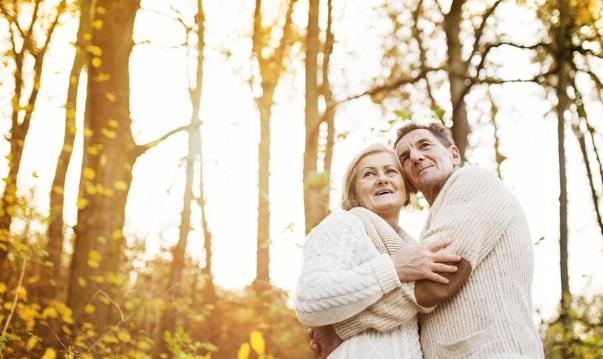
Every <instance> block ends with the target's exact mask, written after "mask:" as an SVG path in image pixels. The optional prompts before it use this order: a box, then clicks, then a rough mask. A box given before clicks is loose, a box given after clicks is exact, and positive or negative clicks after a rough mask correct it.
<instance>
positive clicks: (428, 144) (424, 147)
mask: <svg viewBox="0 0 603 359" xmlns="http://www.w3.org/2000/svg"><path fill="white" fill-rule="evenodd" d="M429 147H431V143H427V142H426V143H423V144H422V145H421V149H422V150H427V149H429Z"/></svg>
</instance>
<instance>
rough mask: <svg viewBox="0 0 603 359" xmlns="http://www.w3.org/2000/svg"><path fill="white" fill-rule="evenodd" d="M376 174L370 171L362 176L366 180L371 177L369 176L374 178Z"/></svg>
mask: <svg viewBox="0 0 603 359" xmlns="http://www.w3.org/2000/svg"><path fill="white" fill-rule="evenodd" d="M374 174H375V173H374V172H371V171H368V172H364V174H363V175H362V177H363V178H364V177H369V176H372V175H374Z"/></svg>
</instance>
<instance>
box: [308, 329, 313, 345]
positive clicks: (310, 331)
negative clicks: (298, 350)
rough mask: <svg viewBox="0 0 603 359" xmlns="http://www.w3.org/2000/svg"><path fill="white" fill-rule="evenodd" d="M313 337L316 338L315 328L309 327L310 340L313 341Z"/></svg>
mask: <svg viewBox="0 0 603 359" xmlns="http://www.w3.org/2000/svg"><path fill="white" fill-rule="evenodd" d="M312 339H314V329H312V328H308V340H309V341H310V342H312Z"/></svg>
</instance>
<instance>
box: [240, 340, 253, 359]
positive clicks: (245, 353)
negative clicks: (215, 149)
mask: <svg viewBox="0 0 603 359" xmlns="http://www.w3.org/2000/svg"><path fill="white" fill-rule="evenodd" d="M250 353H251V350H249V343H243V345H241V347H240V348H239V352H238V353H237V359H248V358H249V354H250Z"/></svg>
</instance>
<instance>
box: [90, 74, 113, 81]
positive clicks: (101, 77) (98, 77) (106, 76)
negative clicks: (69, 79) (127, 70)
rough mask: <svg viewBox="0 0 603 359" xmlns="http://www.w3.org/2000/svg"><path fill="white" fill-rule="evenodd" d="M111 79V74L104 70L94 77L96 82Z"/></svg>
mask: <svg viewBox="0 0 603 359" xmlns="http://www.w3.org/2000/svg"><path fill="white" fill-rule="evenodd" d="M109 79H111V75H109V74H107V73H104V72H100V73H99V74H98V75H96V77H95V78H94V79H93V80H94V81H96V82H101V83H102V82H106V81H109Z"/></svg>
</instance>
